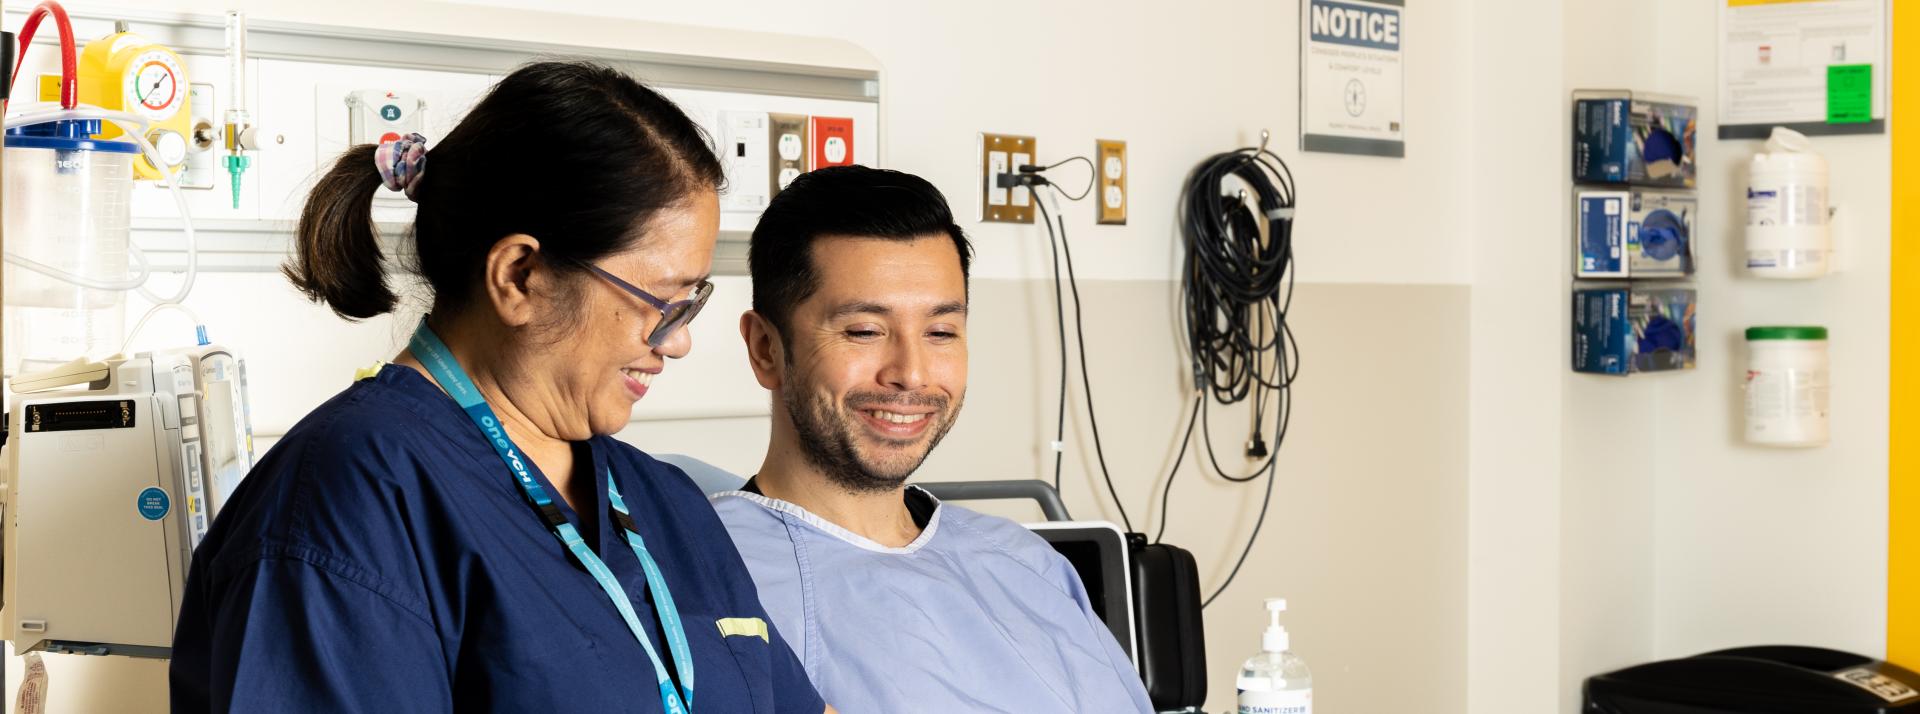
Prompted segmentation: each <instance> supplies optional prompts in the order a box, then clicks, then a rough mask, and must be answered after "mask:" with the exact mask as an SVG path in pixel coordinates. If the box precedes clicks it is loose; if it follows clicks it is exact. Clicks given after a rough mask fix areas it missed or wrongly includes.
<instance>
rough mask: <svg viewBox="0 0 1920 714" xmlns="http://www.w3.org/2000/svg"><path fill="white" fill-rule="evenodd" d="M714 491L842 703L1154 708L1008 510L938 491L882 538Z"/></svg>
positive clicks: (1053, 559) (772, 603)
mask: <svg viewBox="0 0 1920 714" xmlns="http://www.w3.org/2000/svg"><path fill="white" fill-rule="evenodd" d="M922 493H924V492H922ZM712 501H713V505H714V509H715V510H716V511H718V512H719V513H720V519H721V521H722V522H724V523H725V524H726V526H727V531H728V533H729V534H731V535H732V536H733V542H734V545H736V546H738V547H739V549H740V555H741V556H742V557H743V558H745V559H746V561H747V569H748V570H749V571H750V572H751V573H752V574H753V580H754V584H755V585H756V586H758V587H759V590H760V601H761V603H762V604H763V605H764V606H765V607H766V610H767V613H768V614H769V615H770V616H772V618H773V620H774V624H775V626H776V627H778V628H779V630H780V632H781V633H782V634H783V635H785V636H786V639H787V643H788V644H789V645H790V646H792V647H793V650H794V654H796V655H798V656H799V657H800V661H801V663H802V664H803V666H804V667H805V668H806V671H807V675H808V677H809V678H810V679H812V680H813V683H814V686H815V687H816V688H818V689H819V690H820V694H821V695H822V696H823V697H824V698H825V699H826V700H827V703H829V704H832V705H833V706H834V707H835V708H836V709H838V710H840V711H841V712H843V714H900V713H902V712H940V713H945V712H1021V713H1022V714H1032V713H1038V712H1074V713H1076V714H1077V713H1082V712H1094V713H1099V714H1107V713H1109V712H1115V713H1121V714H1124V713H1125V712H1151V711H1152V706H1151V705H1150V704H1149V703H1148V701H1147V692H1146V688H1145V687H1144V686H1143V685H1142V684H1141V682H1140V676H1139V675H1138V674H1137V673H1136V671H1135V670H1134V668H1133V664H1132V662H1131V661H1129V660H1128V659H1127V655H1126V653H1125V652H1122V651H1121V649H1120V645H1119V643H1118V642H1115V641H1114V639H1113V635H1112V633H1111V632H1110V631H1109V630H1108V629H1107V628H1106V626H1105V625H1104V624H1102V623H1101V621H1100V619H1099V618H1098V617H1096V616H1095V615H1094V614H1093V610H1092V608H1091V606H1090V605H1089V604H1088V602H1087V594H1086V590H1085V588H1084V586H1082V585H1081V582H1080V579H1079V576H1078V575H1076V574H1075V572H1074V570H1073V566H1072V565H1070V564H1069V563H1068V562H1067V560H1066V559H1065V558H1063V557H1061V556H1060V554H1059V553H1057V552H1055V551H1054V549H1053V547H1052V546H1050V545H1048V544H1047V542H1046V541H1044V540H1041V539H1040V537H1039V536H1036V535H1034V534H1033V533H1032V532H1031V531H1028V530H1027V529H1026V528H1023V527H1021V526H1020V525H1019V524H1017V523H1014V522H1012V521H1009V520H1007V519H1004V518H996V517H993V516H988V515H983V514H980V513H975V512H973V511H970V510H967V509H965V508H960V507H957V506H951V505H946V504H939V505H938V506H936V507H935V509H934V512H933V516H932V518H931V519H930V520H929V521H928V523H927V526H926V528H925V530H924V531H923V532H922V533H921V534H920V537H919V538H917V539H915V540H914V541H913V542H912V543H909V544H907V546H906V547H904V548H890V547H886V546H883V545H880V544H879V543H876V542H874V541H872V540H869V539H867V538H865V537H862V536H859V535H856V534H854V533H852V532H850V531H848V530H846V529H844V528H841V527H839V526H836V525H834V524H832V523H830V522H828V521H827V520H825V519H823V518H821V517H819V516H816V515H814V514H812V513H810V512H808V511H807V510H806V509H803V508H801V507H799V506H796V505H793V504H791V503H788V502H786V501H780V500H776V499H771V498H767V497H765V496H761V495H759V494H754V493H746V492H743V491H726V492H722V493H718V494H714V495H713V497H712Z"/></svg>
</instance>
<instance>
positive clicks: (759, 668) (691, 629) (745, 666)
mask: <svg viewBox="0 0 1920 714" xmlns="http://www.w3.org/2000/svg"><path fill="white" fill-rule="evenodd" d="M696 617H697V618H698V619H695V618H696ZM685 620H686V623H687V639H688V640H693V641H696V644H695V645H694V652H696V653H704V652H707V651H708V648H706V647H702V646H701V644H704V643H706V642H709V641H713V644H714V645H715V648H714V651H716V652H720V651H724V652H725V653H726V654H725V656H727V657H729V658H731V661H732V663H733V666H731V667H728V666H721V665H715V666H713V667H712V668H711V669H712V670H713V671H726V672H727V673H728V675H730V676H738V677H740V678H741V681H739V682H737V683H729V684H730V685H731V686H737V687H740V688H742V689H744V690H745V691H746V693H747V699H748V700H749V701H751V702H752V703H753V709H752V711H754V712H755V713H756V714H774V712H775V711H776V708H775V706H774V702H775V701H777V700H776V699H775V697H774V691H773V647H772V644H771V643H770V642H769V641H768V640H767V639H764V638H763V637H762V635H761V634H754V633H751V632H750V631H751V630H752V629H753V626H752V624H750V623H758V624H759V630H758V631H759V633H767V632H769V630H767V628H766V624H765V621H763V620H761V619H760V618H756V617H716V616H712V615H697V616H695V615H689V616H687V617H685ZM695 623H699V624H695ZM695 630H698V631H699V633H698V634H697V635H696V634H695ZM714 640H717V641H714ZM694 666H695V667H702V666H703V664H702V663H698V662H697V663H695V665H694ZM699 671H700V672H701V673H702V674H701V679H700V680H699V685H700V689H706V688H707V687H716V686H727V685H722V684H720V683H719V682H709V681H707V679H706V678H705V674H704V673H705V672H706V671H707V670H705V669H701V670H699ZM699 697H700V695H699V693H698V692H696V693H695V694H694V698H695V700H696V701H695V703H694V710H695V711H699V709H700V705H699V703H698V701H697V700H698V699H699Z"/></svg>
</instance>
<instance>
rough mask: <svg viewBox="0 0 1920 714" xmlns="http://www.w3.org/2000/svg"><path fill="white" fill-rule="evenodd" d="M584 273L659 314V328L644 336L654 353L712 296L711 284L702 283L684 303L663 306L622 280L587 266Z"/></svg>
mask: <svg viewBox="0 0 1920 714" xmlns="http://www.w3.org/2000/svg"><path fill="white" fill-rule="evenodd" d="M587 269H588V270H591V271H593V272H594V273H595V274H597V275H599V276H600V277H602V278H605V279H606V281H607V282H609V283H613V286H614V287H617V288H620V289H621V290H625V291H627V292H629V293H632V294H633V296H634V297H637V298H640V301H641V302H644V303H646V304H648V305H652V306H653V307H654V309H656V310H659V311H660V324H658V325H654V327H653V332H651V333H648V334H647V346H648V347H653V348H655V349H658V348H659V347H660V345H661V344H662V343H665V342H666V341H667V339H668V338H670V337H673V333H675V332H679V331H680V328H683V327H686V326H687V323H690V322H693V318H694V316H695V315H699V314H700V308H702V307H705V306H706V304H707V298H709V297H712V296H713V283H711V282H708V281H705V280H702V281H700V284H699V285H697V286H695V287H694V288H693V294H692V295H689V296H687V299H685V300H678V301H674V302H667V301H665V300H661V299H660V298H657V297H654V296H653V294H652V293H649V292H647V291H645V290H641V289H640V288H636V287H634V286H633V285H632V284H630V283H628V282H627V281H625V280H621V279H619V278H617V277H614V275H613V273H609V272H607V271H605V270H601V269H600V267H599V266H597V265H588V266H587Z"/></svg>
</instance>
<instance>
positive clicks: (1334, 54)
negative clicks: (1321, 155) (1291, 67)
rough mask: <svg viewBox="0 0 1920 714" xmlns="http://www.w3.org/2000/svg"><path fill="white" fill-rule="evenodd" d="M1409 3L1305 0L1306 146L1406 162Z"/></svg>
mask: <svg viewBox="0 0 1920 714" xmlns="http://www.w3.org/2000/svg"><path fill="white" fill-rule="evenodd" d="M1405 4H1406V2H1405V0H1301V2H1300V11H1301V15H1300V148H1301V149H1303V150H1305V151H1325V152H1332V153H1340V154H1365V155H1368V156H1393V157H1400V156H1405V155H1406V153H1407V150H1406V141H1405V139H1404V126H1403V125H1402V122H1403V121H1405V118H1406V116H1405V112H1404V106H1405V105H1404V103H1403V102H1402V97H1403V96H1404V93H1403V89H1402V88H1403V85H1404V81H1403V80H1404V77H1405V74H1406V73H1405V68H1404V67H1403V66H1402V57H1403V55H1402V53H1401V40H1402V35H1403V34H1404V32H1405V29H1406V27H1405V23H1404V22H1402V20H1403V18H1404V12H1403V10H1405Z"/></svg>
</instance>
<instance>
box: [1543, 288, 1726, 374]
mask: <svg viewBox="0 0 1920 714" xmlns="http://www.w3.org/2000/svg"><path fill="white" fill-rule="evenodd" d="M1695 299H1696V296H1695V293H1694V291H1693V290H1692V289H1691V288H1641V287H1624V286H1622V287H1598V288H1581V289H1578V290H1575V291H1574V293H1573V371H1575V372H1592V373H1596V374H1617V375H1623V376H1624V375H1627V374H1632V373H1636V372H1666V371H1672V370H1682V369H1693V364H1694V347H1695V345H1694V313H1695V304H1694V301H1695Z"/></svg>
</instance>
